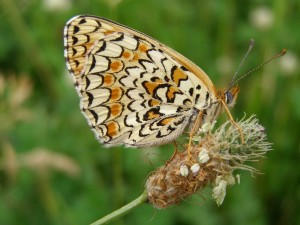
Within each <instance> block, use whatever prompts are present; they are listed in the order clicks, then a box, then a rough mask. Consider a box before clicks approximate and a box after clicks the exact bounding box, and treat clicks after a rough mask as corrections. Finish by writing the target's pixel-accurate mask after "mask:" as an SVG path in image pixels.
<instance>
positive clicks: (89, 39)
mask: <svg viewBox="0 0 300 225" xmlns="http://www.w3.org/2000/svg"><path fill="white" fill-rule="evenodd" d="M64 35H65V37H64V42H65V58H66V62H67V67H68V69H69V71H70V73H71V74H72V75H73V78H74V84H75V86H76V89H77V91H78V94H79V96H80V99H81V109H82V112H83V114H84V115H85V117H86V118H87V120H88V122H89V124H90V126H91V127H92V129H93V131H94V132H95V134H96V136H97V137H98V139H99V140H100V142H102V143H104V144H107V145H115V144H125V145H128V146H137V147H141V146H152V145H157V144H163V143H167V142H170V141H172V140H174V139H175V138H176V137H178V136H179V135H180V134H181V133H182V132H183V130H184V128H185V127H186V125H187V124H188V123H189V122H190V121H191V120H192V119H193V117H194V116H195V113H196V110H195V108H194V106H195V104H196V103H197V104H198V107H199V104H200V105H201V104H203V107H205V104H207V98H206V96H204V95H202V94H201V93H208V92H209V93H210V92H214V88H213V85H212V83H211V81H210V79H209V78H208V77H207V75H206V74H205V73H204V72H203V71H202V70H201V69H200V68H198V67H197V66H196V65H194V64H193V63H192V62H190V61H189V60H187V59H186V58H184V57H183V56H182V55H180V54H179V53H177V52H175V51H174V50H172V49H170V48H168V47H167V46H165V45H163V44H161V43H159V42H158V41H156V40H154V39H152V38H150V37H148V36H146V35H144V34H142V33H139V32H137V31H134V30H132V29H130V28H127V27H125V26H122V25H119V24H117V23H114V22H112V21H109V20H106V19H103V18H99V17H93V16H77V17H74V18H72V19H71V20H70V21H69V22H68V23H67V25H66V27H65V32H64ZM200 107H201V106H200Z"/></svg>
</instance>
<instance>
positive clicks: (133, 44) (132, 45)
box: [114, 35, 138, 50]
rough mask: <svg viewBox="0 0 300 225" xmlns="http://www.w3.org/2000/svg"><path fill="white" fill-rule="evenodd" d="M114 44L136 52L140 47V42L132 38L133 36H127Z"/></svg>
mask: <svg viewBox="0 0 300 225" xmlns="http://www.w3.org/2000/svg"><path fill="white" fill-rule="evenodd" d="M114 43H117V44H118V45H120V46H122V47H124V48H126V49H129V50H135V49H136V48H137V46H138V41H137V40H136V39H135V38H133V37H131V35H126V36H124V37H123V39H122V40H119V41H114Z"/></svg>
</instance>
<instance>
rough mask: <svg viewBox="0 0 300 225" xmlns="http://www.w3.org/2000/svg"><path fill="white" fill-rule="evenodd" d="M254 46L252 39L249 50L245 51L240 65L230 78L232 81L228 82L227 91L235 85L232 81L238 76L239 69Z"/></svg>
mask: <svg viewBox="0 0 300 225" xmlns="http://www.w3.org/2000/svg"><path fill="white" fill-rule="evenodd" d="M253 46H254V39H250V44H249V48H248V50H247V52H246V53H245V55H244V56H243V58H242V60H241V62H240V64H239V65H238V68H237V69H236V71H235V73H234V75H233V77H232V80H231V81H230V83H229V87H228V90H230V88H232V87H233V84H234V83H236V82H235V81H234V80H235V78H236V76H237V75H238V73H239V72H240V69H241V68H242V66H243V64H244V62H245V59H246V58H247V57H248V55H249V53H250V52H251V50H252V48H253Z"/></svg>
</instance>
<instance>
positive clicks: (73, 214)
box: [0, 0, 300, 225]
mask: <svg viewBox="0 0 300 225" xmlns="http://www.w3.org/2000/svg"><path fill="white" fill-rule="evenodd" d="M114 3H115V4H114ZM55 4H58V5H55ZM0 7H1V8H0V10H1V14H0V33H1V35H0V49H1V50H0V123H1V124H0V224H31V225H35V224H36V225H38V224H45V225H47V224H49V225H50V224H51V225H56V224H57V225H58V224H59V225H60V224H70V225H71V224H72V225H77V224H78V225H79V224H89V223H91V222H93V221H94V220H96V219H98V218H99V217H101V216H104V215H106V214H108V213H109V212H111V211H113V210H115V209H117V208H118V207H120V206H122V205H124V204H125V203H127V202H129V201H131V200H133V199H135V198H136V197H137V196H139V195H140V193H141V191H142V189H143V184H144V181H145V179H146V177H147V175H148V174H149V172H150V171H152V170H153V169H155V168H156V167H157V166H160V165H162V164H163V163H164V162H165V161H166V160H167V159H168V158H169V157H170V156H171V155H172V153H173V146H172V145H166V146H161V147H157V148H152V149H149V150H132V149H124V148H122V147H115V148H112V149H107V148H105V147H103V146H102V145H100V144H99V143H98V142H97V141H96V140H95V138H94V135H93V133H92V132H91V131H90V129H89V127H88V125H87V123H86V121H85V119H84V118H83V116H82V115H81V113H80V110H79V107H78V103H79V100H78V97H77V94H76V91H75V90H74V88H73V86H72V81H71V79H70V76H69V75H68V74H67V70H66V67H65V63H64V57H63V27H64V24H65V23H66V21H67V20H68V19H69V18H71V17H72V16H75V15H77V14H93V15H98V16H102V17H105V18H109V19H112V20H115V21H117V22H119V23H121V24H125V25H127V26H129V27H132V28H134V29H136V30H139V31H141V32H143V33H146V34H148V35H150V36H152V37H154V38H156V39H158V40H160V41H161V42H162V43H165V44H167V45H168V46H170V47H172V48H174V49H176V50H177V51H178V52H180V53H182V54H183V55H185V56H186V57H188V58H189V59H191V60H192V61H194V62H195V63H196V64H197V65H199V66H200V67H201V68H202V69H203V70H204V71H206V73H207V74H209V75H210V77H211V79H212V81H213V82H214V84H215V85H216V87H218V88H224V89H225V88H226V87H227V85H228V84H229V82H230V80H231V78H232V76H233V74H234V71H235V68H236V67H237V64H238V63H239V60H240V58H241V57H242V55H243V54H244V52H245V51H246V49H247V47H248V43H249V40H250V38H254V39H255V41H256V45H255V47H254V50H253V52H252V53H251V54H250V57H249V59H248V60H247V61H246V63H245V66H244V67H243V68H242V71H241V73H244V72H246V71H248V70H249V69H250V68H252V67H254V66H256V65H257V64H259V63H261V62H263V61H264V60H266V59H267V58H269V57H270V56H272V55H273V54H275V53H277V52H279V51H280V50H281V49H282V48H287V50H288V54H287V55H286V56H285V57H283V58H281V59H279V60H276V61H274V62H272V63H271V64H268V65H266V66H265V67H264V68H263V69H260V70H258V71H257V72H255V74H253V75H251V76H250V77H247V78H245V79H243V80H242V81H241V82H240V87H241V92H240V96H239V98H238V101H237V104H236V106H235V108H234V109H233V110H232V114H233V116H234V117H235V118H242V117H243V115H244V114H243V113H244V112H246V113H247V115H251V114H253V113H254V114H256V115H257V117H258V118H259V119H260V123H261V124H262V125H264V126H265V127H266V128H267V134H268V137H269V139H268V140H269V141H270V142H273V143H274V146H273V149H274V151H271V152H269V153H268V154H267V159H265V160H263V161H262V162H260V163H259V164H256V165H254V166H255V167H256V168H258V169H259V170H260V171H262V172H264V174H263V175H258V176H257V178H256V179H252V178H251V176H250V174H249V173H242V174H241V184H240V185H236V186H234V187H233V188H231V189H230V188H229V189H228V193H227V195H226V198H225V201H224V203H223V205H221V206H220V207H217V205H216V204H215V203H214V202H213V201H212V200H210V195H211V192H210V190H205V191H204V192H203V193H201V195H199V196H194V197H193V198H192V199H188V200H187V201H186V202H185V203H183V204H181V205H180V206H178V207H175V208H170V209H167V210H155V209H153V208H152V207H151V206H148V205H143V206H142V207H140V208H138V209H137V210H135V211H134V212H132V213H131V214H128V215H127V216H126V217H124V218H122V219H120V220H118V221H116V222H115V224H164V225H169V224H170V225H171V224H172V225H180V224H190V225H192V224H206V225H214V224H233V225H234V224H243V225H247V224H251V225H252V224H272V225H274V224H297V223H298V224H299V223H300V216H299V208H300V196H299V180H300V172H299V171H300V166H299V152H300V139H299V137H300V103H299V98H300V92H299V90H300V76H299V73H300V70H299V65H298V61H299V57H300V45H299V39H300V30H299V25H300V24H299V21H300V14H299V10H300V2H299V1H296V0H288V1H279V0H278V1H267V0H259V1H258V0H256V1H226V3H225V1H208V0H205V1H197V0H188V1H179V0H152V1H139V0H131V1H129V0H124V1H121V0H119V1H109V0H102V1H101V0H90V1H83V0H76V1H71V0H61V1H58V0H52V1H51V0H43V1H20V0H18V1H17V0H14V1H12V0H0ZM221 119H224V115H223V116H222V117H221ZM203 197H204V198H207V199H208V200H206V201H204V199H203Z"/></svg>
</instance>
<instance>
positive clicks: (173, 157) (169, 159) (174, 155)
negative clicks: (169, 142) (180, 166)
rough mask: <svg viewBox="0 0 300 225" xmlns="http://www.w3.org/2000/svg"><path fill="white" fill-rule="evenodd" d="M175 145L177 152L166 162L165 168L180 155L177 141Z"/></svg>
mask: <svg viewBox="0 0 300 225" xmlns="http://www.w3.org/2000/svg"><path fill="white" fill-rule="evenodd" d="M173 144H174V149H175V151H174V153H173V155H172V157H171V158H170V159H169V160H168V161H167V162H166V165H165V167H167V166H168V164H169V163H170V162H171V161H172V160H173V159H174V158H175V156H176V155H177V153H178V147H177V142H176V141H174V142H173Z"/></svg>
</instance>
